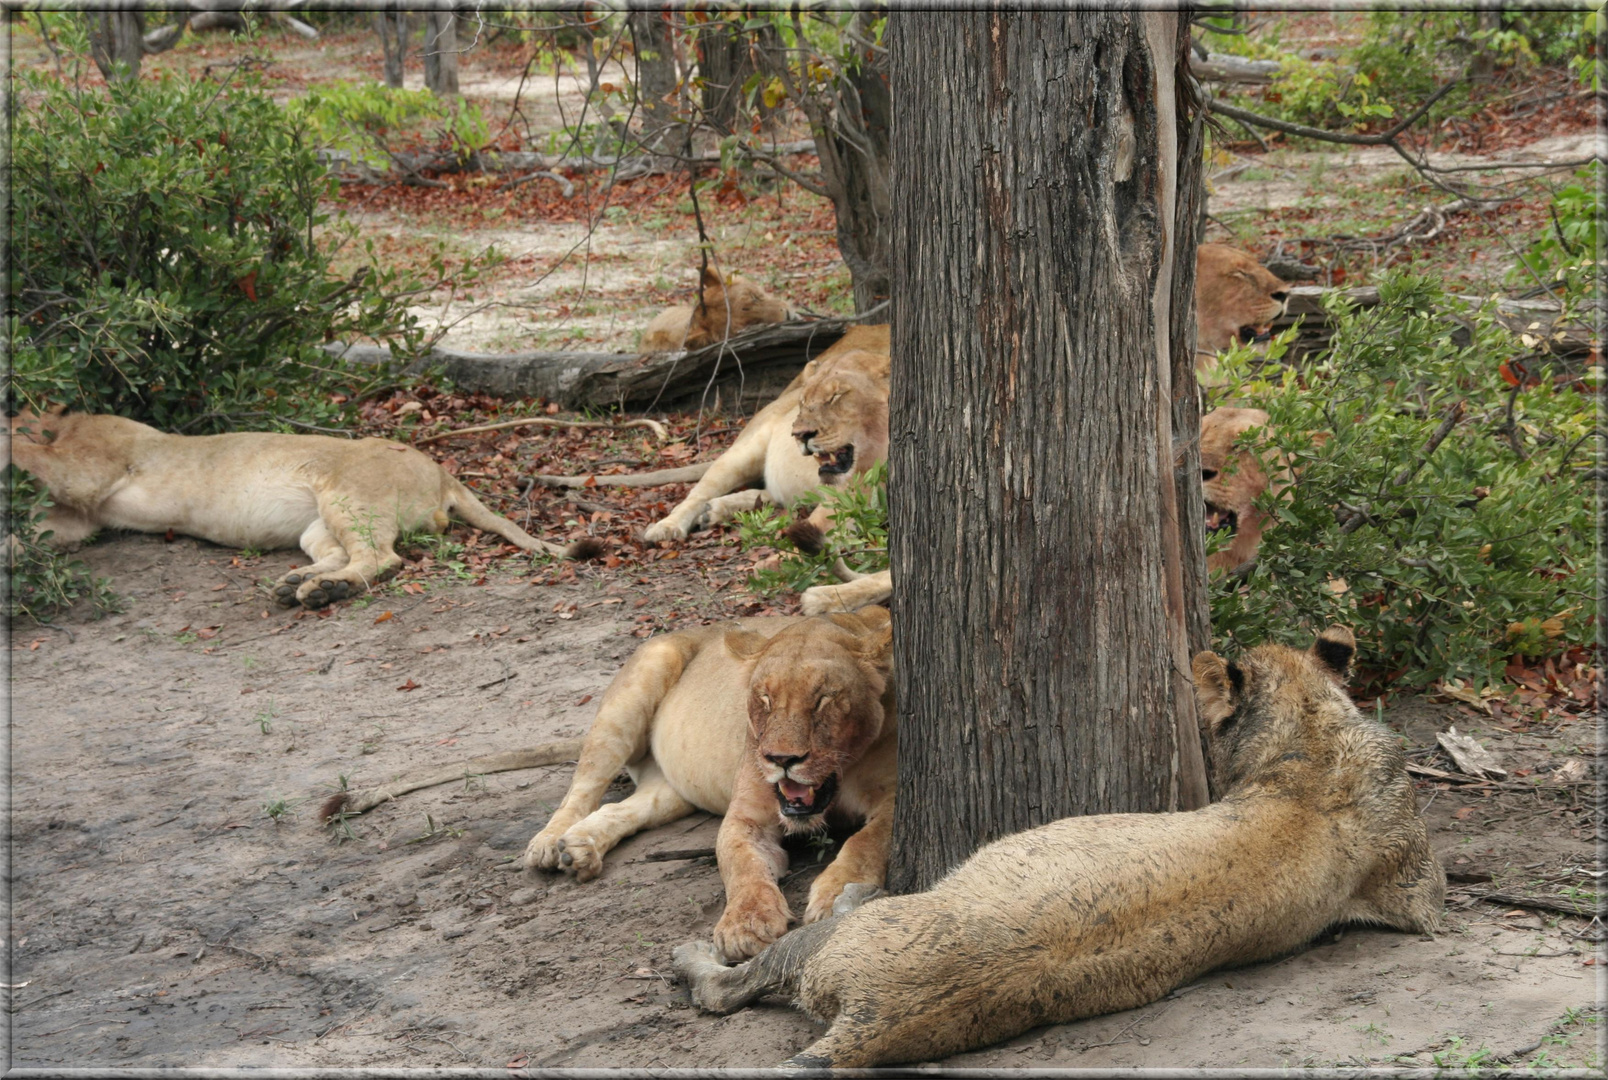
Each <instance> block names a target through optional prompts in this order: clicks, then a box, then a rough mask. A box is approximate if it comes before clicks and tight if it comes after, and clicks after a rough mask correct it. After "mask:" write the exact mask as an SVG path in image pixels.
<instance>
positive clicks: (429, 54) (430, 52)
mask: <svg viewBox="0 0 1608 1080" xmlns="http://www.w3.org/2000/svg"><path fill="white" fill-rule="evenodd" d="M424 85H425V86H426V87H428V88H429V89H430V92H431V93H433V94H435V95H436V96H437V97H457V96H458V16H457V15H455V14H454V13H453V12H451V11H426V12H425V13H424Z"/></svg>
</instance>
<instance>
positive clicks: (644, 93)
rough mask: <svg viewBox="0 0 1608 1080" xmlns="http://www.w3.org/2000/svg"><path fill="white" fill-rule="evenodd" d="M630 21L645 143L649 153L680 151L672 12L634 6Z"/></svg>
mask: <svg viewBox="0 0 1608 1080" xmlns="http://www.w3.org/2000/svg"><path fill="white" fill-rule="evenodd" d="M626 18H627V20H628V21H629V22H630V25H631V46H632V49H633V51H634V52H635V54H636V94H637V111H638V112H639V113H640V114H641V116H640V118H641V121H642V145H643V147H644V148H645V149H646V150H647V151H648V152H650V153H664V152H678V151H679V150H680V149H681V147H680V145H679V142H678V141H677V140H676V139H675V138H674V137H673V132H674V129H675V127H676V107H675V104H674V102H672V101H671V100H670V97H671V95H672V94H674V93H675V91H676V82H677V81H678V80H677V78H676V56H675V50H674V46H673V43H672V42H671V40H670V21H669V12H667V11H664V10H662V9H660V8H651V9H649V8H633V9H632V10H631V11H630V12H629V13H628V14H627V16H626Z"/></svg>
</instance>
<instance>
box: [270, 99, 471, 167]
mask: <svg viewBox="0 0 1608 1080" xmlns="http://www.w3.org/2000/svg"><path fill="white" fill-rule="evenodd" d="M285 108H286V111H287V112H288V113H289V115H290V116H291V117H292V118H293V119H295V120H299V121H301V122H303V123H305V124H306V125H307V128H308V131H309V133H310V135H311V137H312V140H313V141H314V142H315V143H317V144H318V145H319V146H322V147H324V148H325V149H328V150H337V151H344V152H345V153H347V154H350V155H351V156H352V158H353V159H354V160H356V161H360V162H362V163H363V164H366V165H368V166H369V167H370V168H374V169H379V170H385V169H387V168H389V167H390V164H391V159H392V156H393V154H394V153H396V152H397V151H399V150H402V149H404V148H408V149H411V148H415V147H417V146H418V145H420V144H421V142H422V141H423V137H424V136H425V134H426V132H425V130H424V126H425V124H426V123H427V122H430V121H434V122H437V123H440V124H442V125H443V126H441V127H439V128H437V130H436V131H435V132H434V133H433V135H434V137H433V139H432V141H444V142H446V143H447V145H448V147H449V148H450V149H452V150H454V151H456V152H457V153H458V154H459V155H460V156H461V157H464V158H467V157H468V155H469V154H471V153H474V152H476V151H478V150H480V149H482V148H483V147H485V146H486V145H487V144H488V143H489V142H490V141H491V130H490V128H489V127H488V126H487V125H486V119H485V117H484V116H483V115H482V114H481V112H480V106H478V105H476V104H474V103H472V102H452V103H449V102H448V101H446V100H444V99H442V98H440V97H437V96H436V95H435V94H432V93H431V92H430V91H428V90H404V89H400V88H396V87H390V86H386V85H384V84H383V83H349V82H344V81H338V82H334V83H326V84H323V85H320V86H316V87H313V88H311V89H309V90H308V91H307V93H306V94H304V95H302V96H301V97H298V98H292V99H291V101H290V103H289V104H288V105H286V107H285Z"/></svg>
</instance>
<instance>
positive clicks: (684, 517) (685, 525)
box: [642, 402, 792, 543]
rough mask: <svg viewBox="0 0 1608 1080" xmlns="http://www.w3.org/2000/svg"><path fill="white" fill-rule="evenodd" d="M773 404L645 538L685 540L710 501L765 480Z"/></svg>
mask: <svg viewBox="0 0 1608 1080" xmlns="http://www.w3.org/2000/svg"><path fill="white" fill-rule="evenodd" d="M774 404H775V403H774V402H773V403H772V405H770V406H766V408H765V409H761V410H760V411H759V413H758V414H757V415H756V416H755V417H754V419H753V421H752V422H750V423H749V425H748V426H747V427H746V428H744V429H743V433H742V434H741V435H739V436H737V441H736V442H734V443H732V444H731V449H729V450H727V451H726V452H725V453H724V454H721V455H720V457H718V458H716V459H715V463H714V464H713V465H711V466H710V467H709V471H708V472H706V473H704V474H703V479H701V480H699V481H698V482H697V483H696V484H694V485H693V486H692V490H691V491H689V492H687V497H686V498H685V499H682V500H681V502H680V504H679V505H677V506H676V508H675V509H674V510H672V511H670V512H669V513H668V514H666V515H665V516H664V518H663V520H661V521H657V522H654V523H653V524H652V525H649V526H648V527H647V528H646V529H644V530H643V531H642V539H644V540H646V541H648V542H650V543H656V542H658V541H661V540H684V539H686V536H687V534H688V533H690V532H691V531H692V530H693V529H695V528H697V527H698V524H699V521H700V519H701V518H702V517H703V515H704V513H705V512H706V511H707V510H708V508H709V504H710V502H711V501H713V500H715V499H717V498H719V497H720V496H722V495H726V494H729V493H731V492H733V491H736V490H737V489H738V488H742V487H746V486H747V485H749V484H752V483H756V482H760V481H763V480H764V478H765V454H766V451H767V450H768V448H769V445H770V433H771V428H772V427H773V426H774V424H775V422H776V418H775V417H774V416H767V415H766V412H767V410H769V409H770V408H772V407H773V406H774ZM791 416H792V413H791V412H789V413H788V414H787V418H786V420H787V422H788V423H791V422H792V420H791Z"/></svg>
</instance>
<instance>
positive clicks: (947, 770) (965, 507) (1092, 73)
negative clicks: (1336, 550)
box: [888, 10, 1207, 891]
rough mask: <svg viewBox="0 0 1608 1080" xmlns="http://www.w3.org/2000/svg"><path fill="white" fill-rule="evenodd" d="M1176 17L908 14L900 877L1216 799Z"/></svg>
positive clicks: (894, 884)
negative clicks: (1003, 840)
mask: <svg viewBox="0 0 1608 1080" xmlns="http://www.w3.org/2000/svg"><path fill="white" fill-rule="evenodd" d="M1180 22H1181V20H1180V16H1179V15H1178V13H1176V12H1160V11H1155V12H1140V11H1135V10H1129V11H1110V12H1094V11H1068V12H1055V13H1051V12H1029V11H1021V12H1016V11H998V10H996V11H992V12H977V13H965V14H962V13H958V12H946V13H943V14H920V13H915V12H898V13H895V14H893V15H892V16H890V18H889V33H888V39H889V42H890V45H889V48H890V53H891V56H890V62H891V68H892V71H893V73H894V79H895V80H896V82H897V84H898V89H899V93H898V97H897V99H896V101H895V113H894V124H893V131H894V142H893V150H894V153H893V160H894V162H896V165H895V169H896V170H897V174H898V175H897V189H898V190H899V192H900V195H901V198H900V199H899V200H898V202H897V203H896V205H895V208H894V214H893V231H892V235H893V237H894V245H893V252H892V254H893V258H892V268H893V323H894V325H895V326H896V327H897V328H898V333H897V334H895V335H894V348H893V363H894V378H893V401H892V413H893V416H894V417H895V423H894V428H893V442H892V452H891V455H890V457H891V461H890V468H891V476H892V478H893V481H894V482H893V483H892V484H890V486H889V510H890V529H891V532H892V538H893V542H892V543H891V545H890V548H891V552H892V556H893V572H894V580H895V581H896V582H898V589H897V590H896V592H895V595H894V601H893V604H894V626H895V627H896V635H895V666H896V670H897V673H898V675H897V677H898V681H899V682H898V692H899V696H900V704H899V708H900V714H901V715H900V723H899V731H900V737H899V755H900V759H899V799H898V810H897V812H896V815H895V819H894V836H893V852H894V859H893V865H892V866H891V867H890V874H889V886H890V888H892V889H894V890H895V891H909V890H912V889H919V888H924V887H926V886H927V885H930V884H931V883H932V882H933V881H935V880H936V879H937V878H938V877H940V876H941V875H942V874H944V873H945V872H946V871H947V870H949V869H950V868H951V867H953V866H954V865H956V864H957V863H958V862H959V861H960V860H962V859H963V858H965V856H967V855H968V854H970V853H971V852H972V851H973V850H974V849H975V848H976V847H977V846H978V845H980V844H982V843H985V842H987V841H989V840H992V839H994V838H996V837H998V836H1001V835H1004V834H1006V833H1010V832H1015V831H1018V830H1021V829H1025V828H1029V827H1031V826H1035V825H1039V824H1042V823H1044V822H1046V821H1050V820H1054V819H1056V818H1060V817H1066V816H1070V815H1076V814H1090V813H1107V812H1120V811H1161V810H1172V809H1187V808H1192V807H1195V806H1200V805H1204V803H1205V801H1206V797H1207V792H1206V781H1205V769H1204V765H1203V761H1202V758H1201V753H1200V741H1199V736H1198V730H1197V727H1196V723H1195V717H1194V702H1193V698H1192V695H1191V692H1190V690H1191V688H1190V685H1189V682H1188V660H1189V647H1190V641H1189V637H1190V632H1191V627H1190V623H1191V616H1190V612H1191V611H1192V610H1195V607H1196V605H1197V604H1198V603H1199V602H1200V601H1199V598H1198V597H1195V596H1191V595H1189V594H1188V591H1187V590H1188V589H1189V588H1190V586H1191V583H1193V586H1194V587H1195V588H1196V589H1198V587H1199V580H1200V579H1199V577H1192V576H1190V575H1189V574H1187V573H1186V568H1185V565H1184V563H1185V561H1186V560H1187V559H1189V558H1195V557H1199V553H1198V546H1195V547H1192V545H1191V544H1189V543H1188V542H1187V541H1186V538H1185V537H1184V536H1182V535H1181V528H1182V526H1181V517H1182V516H1183V515H1182V514H1181V513H1180V506H1181V505H1186V504H1187V503H1188V502H1190V501H1199V500H1200V498H1201V494H1200V480H1199V473H1198V471H1196V472H1195V473H1194V474H1193V483H1190V482H1188V473H1187V470H1186V473H1185V478H1184V481H1183V482H1178V481H1177V477H1176V474H1175V467H1174V447H1173V438H1172V430H1171V429H1172V418H1173V415H1174V413H1175V411H1178V410H1180V409H1185V408H1186V407H1187V406H1186V405H1185V404H1184V403H1185V402H1187V401H1188V399H1189V397H1190V394H1191V391H1190V390H1189V389H1188V387H1187V382H1188V377H1186V378H1185V380H1184V381H1185V383H1186V385H1185V386H1184V387H1182V388H1180V391H1179V394H1178V400H1175V392H1174V387H1173V382H1174V374H1175V371H1178V370H1179V369H1182V371H1184V372H1188V373H1191V374H1192V370H1193V369H1192V365H1191V364H1190V363H1189V361H1190V360H1191V359H1192V354H1191V353H1190V352H1189V351H1188V349H1187V344H1188V331H1187V329H1183V326H1184V324H1186V323H1187V321H1188V320H1187V318H1186V317H1185V316H1187V310H1188V309H1187V298H1188V294H1189V291H1190V290H1189V283H1190V277H1191V275H1192V273H1193V260H1192V258H1191V259H1185V258H1183V255H1184V252H1183V250H1182V248H1183V247H1184V245H1179V244H1178V243H1177V241H1176V237H1175V235H1174V234H1175V233H1176V232H1178V231H1179V220H1180V215H1183V216H1184V219H1185V220H1189V218H1188V215H1190V214H1192V213H1193V207H1192V206H1191V205H1189V199H1188V198H1187V197H1186V198H1184V199H1182V200H1180V199H1179V198H1178V181H1179V176H1178V174H1177V161H1178V151H1179V145H1178V144H1179V143H1180V142H1183V143H1184V144H1185V145H1184V149H1186V150H1187V148H1188V142H1189V137H1190V135H1189V128H1188V124H1187V119H1186V118H1183V117H1180V116H1179V113H1178V108H1179V102H1178V100H1177V94H1178V87H1177V86H1176V77H1177V71H1178V69H1179V67H1180V65H1181V63H1182V56H1183V54H1182V50H1183V48H1184V46H1185V44H1186V40H1187V39H1186V36H1185V27H1183V26H1181V25H1180ZM1185 179H1186V182H1188V183H1196V182H1198V174H1195V175H1193V176H1186V178H1185ZM1191 254H1192V247H1191ZM1179 294H1182V295H1181V296H1180V295H1179ZM1181 303H1182V304H1183V305H1184V306H1183V310H1182V311H1180V310H1179V309H1178V305H1179V304H1181ZM1180 339H1182V341H1181V342H1180ZM1175 352H1181V353H1182V357H1183V359H1182V361H1181V362H1179V363H1176V364H1175V362H1174V355H1175ZM1192 550H1193V551H1195V554H1194V555H1191V551H1192ZM1202 569H1203V567H1202Z"/></svg>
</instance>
